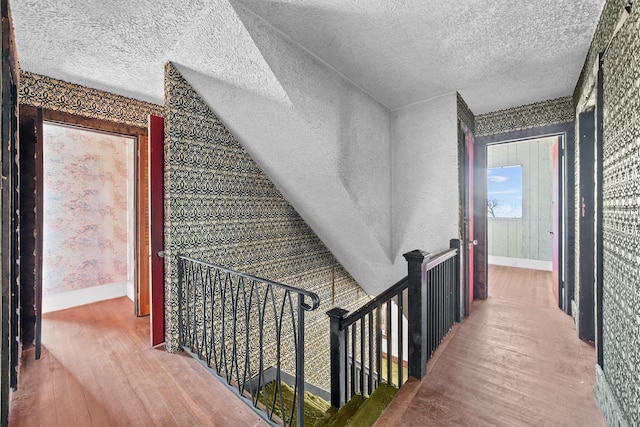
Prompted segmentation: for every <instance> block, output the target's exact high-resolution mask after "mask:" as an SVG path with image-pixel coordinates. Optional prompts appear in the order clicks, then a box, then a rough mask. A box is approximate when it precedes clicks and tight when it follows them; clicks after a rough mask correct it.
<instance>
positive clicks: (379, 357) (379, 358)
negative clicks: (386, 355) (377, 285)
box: [375, 307, 382, 388]
mask: <svg viewBox="0 0 640 427" xmlns="http://www.w3.org/2000/svg"><path fill="white" fill-rule="evenodd" d="M381 383H382V309H381V307H377V308H376V382H375V387H376V388H377V387H378V386H379V385H380V384H381Z"/></svg>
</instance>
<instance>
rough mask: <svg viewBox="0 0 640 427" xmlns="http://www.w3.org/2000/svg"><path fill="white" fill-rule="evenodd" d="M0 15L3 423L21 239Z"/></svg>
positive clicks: (13, 376) (13, 365)
mask: <svg viewBox="0 0 640 427" xmlns="http://www.w3.org/2000/svg"><path fill="white" fill-rule="evenodd" d="M0 17H1V20H2V23H1V28H2V57H1V58H2V69H1V70H0V87H1V91H2V95H1V96H2V113H0V114H1V116H0V117H1V118H0V140H1V147H0V153H1V154H0V155H1V163H2V179H1V180H0V181H1V187H2V197H1V203H2V204H1V212H2V233H1V234H0V254H1V257H0V258H1V267H0V276H1V280H2V310H1V316H2V321H1V324H0V329H1V333H0V335H1V340H2V343H1V344H0V346H1V350H0V425H3V426H4V425H8V417H9V388H10V387H12V388H13V389H15V388H16V387H17V380H18V377H17V366H18V358H17V357H18V353H19V348H18V344H19V343H18V341H17V339H16V338H17V330H18V311H17V308H18V306H17V301H18V299H19V291H20V290H19V288H18V281H17V277H18V275H19V267H18V259H19V256H20V255H19V246H17V245H19V241H18V233H16V228H15V227H16V225H17V221H18V220H19V218H17V208H18V205H17V194H16V187H15V186H16V184H17V180H18V165H17V164H16V161H15V159H16V155H17V154H18V148H17V146H18V143H19V140H18V129H17V125H18V118H17V113H18V101H17V100H18V96H17V87H18V84H19V82H18V79H19V73H18V68H17V67H18V61H17V51H16V47H15V38H14V34H13V25H12V23H11V13H10V9H9V1H8V0H1V1H0Z"/></svg>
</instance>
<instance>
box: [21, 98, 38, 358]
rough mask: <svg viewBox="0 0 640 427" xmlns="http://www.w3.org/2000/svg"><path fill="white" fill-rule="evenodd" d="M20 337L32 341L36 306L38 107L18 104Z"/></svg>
mask: <svg viewBox="0 0 640 427" xmlns="http://www.w3.org/2000/svg"><path fill="white" fill-rule="evenodd" d="M19 111H20V118H19V122H20V124H19V129H20V135H19V137H20V207H21V209H20V224H19V225H20V341H21V343H22V348H23V349H24V348H29V347H32V346H33V345H34V341H35V335H36V331H35V330H36V323H37V318H38V317H39V316H38V312H37V309H36V306H37V301H36V300H37V297H36V290H37V284H36V281H37V278H36V269H37V250H36V247H37V246H38V245H37V242H38V240H39V239H38V231H37V227H36V222H37V221H36V215H37V214H38V213H39V212H37V194H36V193H37V183H38V182H39V181H40V180H38V179H36V176H37V165H36V147H37V146H38V142H39V141H38V128H40V125H41V123H39V122H38V112H39V110H38V108H36V107H32V106H28V105H20V107H19Z"/></svg>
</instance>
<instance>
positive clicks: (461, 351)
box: [376, 266, 606, 427]
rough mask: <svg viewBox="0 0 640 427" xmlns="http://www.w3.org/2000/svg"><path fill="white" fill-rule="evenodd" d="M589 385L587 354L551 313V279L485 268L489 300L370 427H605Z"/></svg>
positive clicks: (591, 359) (591, 352)
mask: <svg viewBox="0 0 640 427" xmlns="http://www.w3.org/2000/svg"><path fill="white" fill-rule="evenodd" d="M594 377H595V349H594V347H593V346H592V345H590V344H588V343H585V342H582V341H580V340H579V339H578V337H577V335H576V332H575V328H574V326H573V321H572V319H571V317H570V316H567V315H566V314H564V313H562V312H561V311H560V310H559V309H558V308H557V307H556V303H555V300H554V296H553V293H552V288H551V273H548V272H542V271H535V270H525V269H517V268H509V267H499V266H490V268H489V299H487V300H486V301H480V302H476V303H474V306H473V308H472V312H471V315H470V316H469V317H468V318H467V320H465V321H464V322H463V323H462V324H460V325H458V326H457V327H456V329H455V331H454V333H453V334H450V336H449V337H448V338H447V340H446V346H444V348H441V349H440V350H439V351H438V352H437V358H436V359H435V360H433V361H432V362H430V364H429V365H428V373H427V376H426V377H425V378H424V379H423V380H422V381H417V380H410V381H409V383H408V384H407V385H406V386H405V387H403V388H402V390H401V391H400V392H399V394H398V395H397V398H396V400H394V401H393V402H392V404H391V405H390V406H389V407H388V408H387V410H386V411H385V413H384V414H383V416H382V418H380V419H379V420H378V423H377V424H376V425H379V426H389V425H398V426H580V427H590V426H594V427H596V426H605V425H606V424H605V421H604V418H603V416H602V413H601V412H600V408H599V407H598V404H597V402H596V398H595V385H594V381H595V379H594Z"/></svg>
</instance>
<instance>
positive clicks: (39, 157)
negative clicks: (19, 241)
mask: <svg viewBox="0 0 640 427" xmlns="http://www.w3.org/2000/svg"><path fill="white" fill-rule="evenodd" d="M36 123H37V129H36V134H37V135H36V139H37V141H36V150H35V151H36V153H35V154H36V177H40V179H36V216H35V218H36V224H35V232H36V233H37V234H36V236H38V235H39V236H42V231H43V229H44V223H43V218H44V217H43V212H44V206H43V204H44V193H43V191H44V131H43V128H42V108H38V112H37V117H36ZM38 233H39V234H38ZM42 249H43V246H42V238H36V253H35V257H36V282H35V286H36V290H35V294H36V336H35V339H36V354H35V357H36V360H37V359H40V355H41V353H42Z"/></svg>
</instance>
